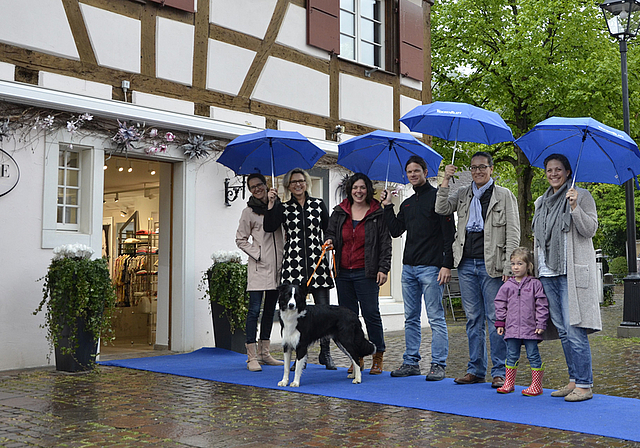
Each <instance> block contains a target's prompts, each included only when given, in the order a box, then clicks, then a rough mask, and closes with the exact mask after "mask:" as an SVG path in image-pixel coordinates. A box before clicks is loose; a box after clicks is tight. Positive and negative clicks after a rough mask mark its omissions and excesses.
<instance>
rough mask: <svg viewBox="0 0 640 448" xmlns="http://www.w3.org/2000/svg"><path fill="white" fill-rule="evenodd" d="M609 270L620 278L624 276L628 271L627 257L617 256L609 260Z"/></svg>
mask: <svg viewBox="0 0 640 448" xmlns="http://www.w3.org/2000/svg"><path fill="white" fill-rule="evenodd" d="M609 272H610V273H612V274H613V275H614V277H615V278H616V279H618V280H620V279H622V278H624V277H625V276H626V275H627V274H628V273H629V271H628V269H627V259H626V258H625V257H616V258H614V259H613V260H611V261H610V262H609Z"/></svg>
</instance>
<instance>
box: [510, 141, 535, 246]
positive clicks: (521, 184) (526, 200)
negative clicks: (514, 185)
mask: <svg viewBox="0 0 640 448" xmlns="http://www.w3.org/2000/svg"><path fill="white" fill-rule="evenodd" d="M514 148H515V152H516V154H517V156H518V165H517V166H516V175H517V177H518V196H517V198H516V199H517V200H518V213H519V214H520V245H521V246H524V247H528V248H529V249H532V248H533V235H532V232H531V219H532V218H533V209H534V207H533V201H532V200H531V180H532V179H533V170H532V168H531V165H530V164H529V159H527V156H525V155H524V153H523V152H522V150H520V148H518V147H517V146H514Z"/></svg>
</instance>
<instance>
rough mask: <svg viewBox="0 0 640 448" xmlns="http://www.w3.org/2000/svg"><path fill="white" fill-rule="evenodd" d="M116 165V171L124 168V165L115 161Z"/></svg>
mask: <svg viewBox="0 0 640 448" xmlns="http://www.w3.org/2000/svg"><path fill="white" fill-rule="evenodd" d="M116 167H117V168H118V171H120V172H122V171H123V170H124V167H123V166H122V165H120V162H116Z"/></svg>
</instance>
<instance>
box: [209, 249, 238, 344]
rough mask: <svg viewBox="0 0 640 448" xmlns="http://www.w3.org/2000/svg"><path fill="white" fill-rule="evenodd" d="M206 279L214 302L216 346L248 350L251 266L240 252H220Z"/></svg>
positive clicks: (213, 256) (210, 296)
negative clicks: (248, 278) (248, 289)
mask: <svg viewBox="0 0 640 448" xmlns="http://www.w3.org/2000/svg"><path fill="white" fill-rule="evenodd" d="M211 259H212V260H213V264H212V265H211V267H210V268H209V269H207V272H206V273H205V278H204V279H203V280H204V281H205V282H207V285H208V288H207V295H208V296H209V303H210V304H211V315H212V317H213V331H214V335H215V342H216V347H220V348H224V349H227V350H233V351H234V352H238V353H246V347H245V342H246V341H245V339H246V336H245V332H244V327H245V322H246V320H247V312H248V306H249V293H248V292H247V265H246V264H244V263H242V257H241V253H240V251H237V250H236V251H230V252H228V251H217V252H215V253H214V254H213V255H212V256H211Z"/></svg>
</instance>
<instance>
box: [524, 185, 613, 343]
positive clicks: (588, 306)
mask: <svg viewBox="0 0 640 448" xmlns="http://www.w3.org/2000/svg"><path fill="white" fill-rule="evenodd" d="M576 190H578V201H577V204H576V208H575V209H574V210H571V225H570V227H569V233H568V234H567V289H568V296H569V297H568V301H569V321H570V323H571V325H573V326H576V327H580V328H586V329H587V331H588V332H593V331H599V330H602V320H601V318H600V294H599V291H598V277H597V276H598V275H599V271H598V269H597V266H596V255H595V251H594V250H593V241H592V238H593V237H594V235H595V234H596V230H598V213H597V212H596V202H595V201H594V200H593V196H591V193H589V191H587V190H585V189H583V188H577V187H576ZM541 200H542V197H539V198H538V199H536V202H535V207H536V213H537V211H538V207H539V206H540V201H541ZM538 246H539V242H538V240H534V249H535V250H534V257H535V259H536V266H537V265H538ZM545 338H553V335H545Z"/></svg>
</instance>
